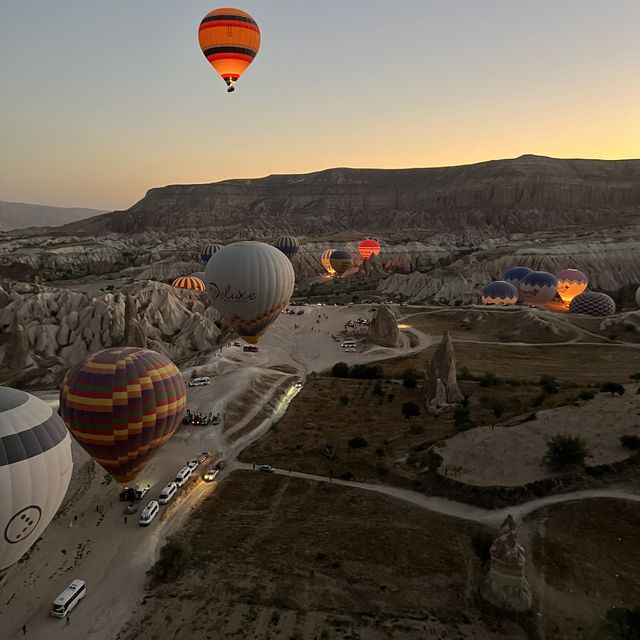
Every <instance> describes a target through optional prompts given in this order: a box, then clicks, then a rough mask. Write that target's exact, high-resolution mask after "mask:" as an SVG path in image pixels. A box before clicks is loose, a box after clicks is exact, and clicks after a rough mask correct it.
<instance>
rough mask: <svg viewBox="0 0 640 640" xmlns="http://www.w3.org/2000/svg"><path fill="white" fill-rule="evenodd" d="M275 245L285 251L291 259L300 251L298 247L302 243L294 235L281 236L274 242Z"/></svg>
mask: <svg viewBox="0 0 640 640" xmlns="http://www.w3.org/2000/svg"><path fill="white" fill-rule="evenodd" d="M273 246H274V247H275V248H276V249H280V251H282V253H284V255H285V256H287V258H289V260H291V258H293V256H295V255H296V253H298V249H299V248H300V243H299V242H298V240H297V239H296V238H294V237H293V236H280V237H279V238H278V239H277V240H276V241H275V242H274V243H273Z"/></svg>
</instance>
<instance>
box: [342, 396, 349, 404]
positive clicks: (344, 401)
mask: <svg viewBox="0 0 640 640" xmlns="http://www.w3.org/2000/svg"><path fill="white" fill-rule="evenodd" d="M340 403H341V404H342V405H343V406H346V405H348V404H349V396H340Z"/></svg>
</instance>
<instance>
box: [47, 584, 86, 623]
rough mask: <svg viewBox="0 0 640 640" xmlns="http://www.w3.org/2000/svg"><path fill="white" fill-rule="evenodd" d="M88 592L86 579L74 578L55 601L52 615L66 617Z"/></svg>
mask: <svg viewBox="0 0 640 640" xmlns="http://www.w3.org/2000/svg"><path fill="white" fill-rule="evenodd" d="M86 594H87V586H86V584H85V582H84V580H77V579H76V580H74V581H73V582H72V583H71V584H70V585H69V586H68V587H67V588H66V589H65V590H64V591H63V592H62V593H61V594H60V595H59V596H58V597H57V598H56V599H55V600H54V601H53V605H52V606H51V615H52V616H54V617H55V618H65V617H66V615H67V614H68V613H69V611H71V609H73V608H74V607H75V606H76V605H77V604H78V602H80V600H82V598H84V597H85V595H86Z"/></svg>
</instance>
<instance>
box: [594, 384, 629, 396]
mask: <svg viewBox="0 0 640 640" xmlns="http://www.w3.org/2000/svg"><path fill="white" fill-rule="evenodd" d="M600 392H601V393H610V394H611V397H612V398H613V394H614V393H617V394H618V395H619V396H621V395H624V387H623V386H622V385H621V384H619V383H617V382H605V383H604V384H603V385H602V386H601V387H600Z"/></svg>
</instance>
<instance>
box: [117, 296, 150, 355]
mask: <svg viewBox="0 0 640 640" xmlns="http://www.w3.org/2000/svg"><path fill="white" fill-rule="evenodd" d="M122 346H125V347H142V348H143V349H146V347H147V338H146V336H145V335H144V331H143V329H142V326H141V325H140V319H139V318H138V303H137V302H136V300H135V298H133V296H130V295H126V294H125V296H124V334H123V338H122Z"/></svg>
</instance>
